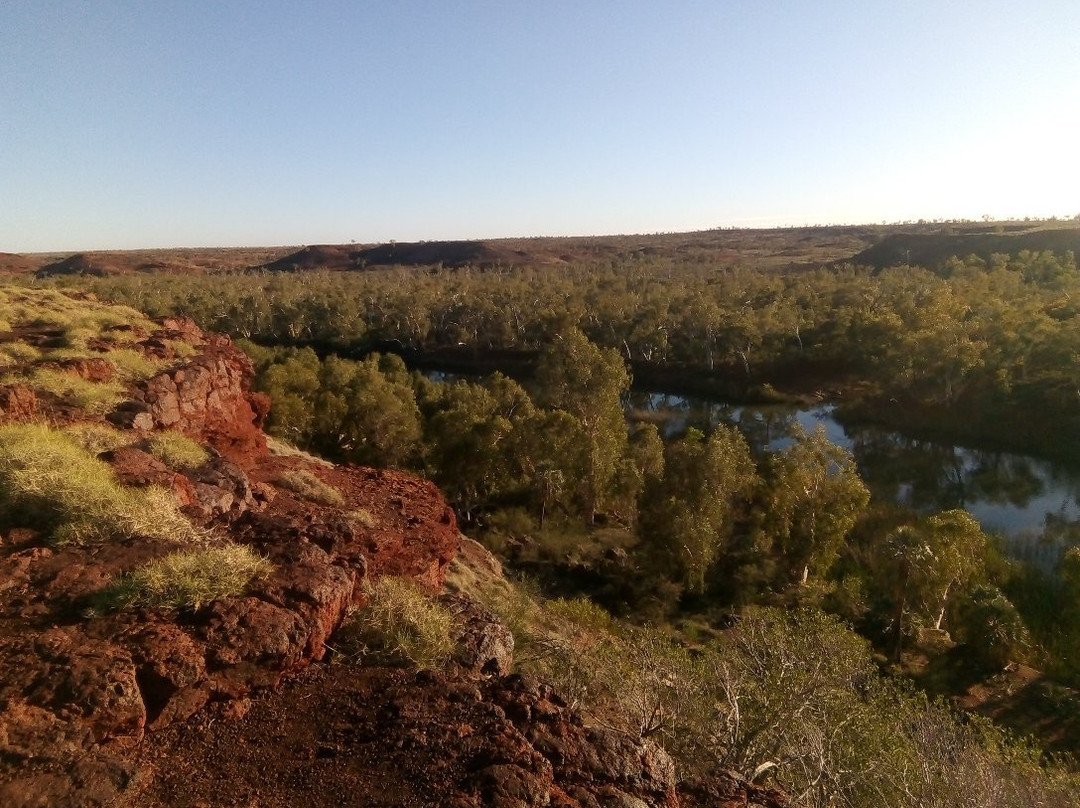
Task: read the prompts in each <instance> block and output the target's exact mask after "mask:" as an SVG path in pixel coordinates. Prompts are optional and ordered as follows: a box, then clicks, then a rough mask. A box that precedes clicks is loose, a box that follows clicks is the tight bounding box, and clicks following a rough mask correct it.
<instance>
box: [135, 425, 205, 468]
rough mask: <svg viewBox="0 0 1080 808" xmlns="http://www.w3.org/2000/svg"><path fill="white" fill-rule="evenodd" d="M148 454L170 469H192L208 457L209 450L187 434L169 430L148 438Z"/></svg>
mask: <svg viewBox="0 0 1080 808" xmlns="http://www.w3.org/2000/svg"><path fill="white" fill-rule="evenodd" d="M150 454H152V455H153V456H154V457H156V458H157V459H158V460H160V461H161V462H162V463H164V464H165V465H166V466H168V467H169V468H171V469H193V468H197V467H198V466H201V465H202V464H203V463H205V462H206V461H207V460H209V459H210V452H208V451H207V450H206V449H204V448H203V447H202V446H200V445H199V444H198V443H197V442H196V441H194V440H192V439H191V438H189V437H188V436H187V435H182V434H180V433H179V432H173V431H172V430H169V431H167V432H155V433H154V435H153V436H152V437H151V438H150Z"/></svg>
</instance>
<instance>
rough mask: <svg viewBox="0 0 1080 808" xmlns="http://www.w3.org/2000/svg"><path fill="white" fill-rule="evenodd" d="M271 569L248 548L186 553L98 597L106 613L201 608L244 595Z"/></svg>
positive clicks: (139, 571) (125, 579)
mask: <svg viewBox="0 0 1080 808" xmlns="http://www.w3.org/2000/svg"><path fill="white" fill-rule="evenodd" d="M271 569H272V565H271V564H270V562H269V561H267V560H266V559H265V558H262V557H261V556H259V555H258V554H257V553H255V551H254V550H252V549H251V548H250V547H246V546H244V545H239V544H226V545H224V546H221V547H208V548H204V549H200V550H183V551H180V552H176V553H170V554H169V555H167V556H164V557H163V558H158V559H155V560H153V561H151V562H149V563H148V564H145V565H144V566H142V567H139V568H138V569H137V570H135V571H133V572H130V573H128V574H126V575H123V576H121V577H120V578H119V579H118V580H117V581H116V582H115V583H113V584H112V585H111V586H110V587H108V588H107V589H105V590H104V591H103V592H102V593H100V595H99V597H98V603H99V607H101V608H103V609H107V610H115V609H129V608H135V607H138V606H146V607H149V608H152V609H187V608H190V609H198V608H199V607H200V606H202V605H203V604H205V603H209V602H210V601H213V600H217V599H219V598H225V597H231V596H234V595H239V594H241V593H242V592H243V591H244V589H245V588H246V587H247V586H248V584H249V583H251V581H252V580H253V579H255V578H258V577H262V576H265V575H268V574H269V573H270V571H271Z"/></svg>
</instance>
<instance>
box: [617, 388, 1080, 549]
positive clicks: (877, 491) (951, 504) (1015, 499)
mask: <svg viewBox="0 0 1080 808" xmlns="http://www.w3.org/2000/svg"><path fill="white" fill-rule="evenodd" d="M626 405H627V409H628V411H629V412H630V413H631V414H632V416H633V417H638V418H644V419H647V420H650V421H653V422H654V423H656V424H657V426H658V427H659V428H660V430H661V432H662V433H663V434H665V435H667V436H671V435H675V434H678V433H679V432H682V431H683V430H684V429H686V428H687V427H688V426H697V427H699V428H709V427H711V426H715V425H716V424H721V423H726V424H733V425H735V426H738V427H739V428H740V429H741V430H742V431H743V433H744V434H745V435H746V436H747V439H748V440H749V441H750V442H751V444H752V445H754V446H755V447H757V448H759V449H764V450H767V451H775V450H778V449H783V448H784V447H785V446H788V445H790V444H791V441H792V439H791V434H790V433H791V428H792V426H793V425H794V424H796V423H798V424H800V425H802V427H803V428H804V429H805V430H807V431H812V430H814V429H816V428H817V427H821V428H823V429H824V430H825V434H826V436H827V437H828V439H829V440H830V441H832V442H833V443H835V444H837V445H838V446H843V447H844V448H845V449H847V450H849V451H850V452H851V453H852V455H853V456H854V457H855V461H856V462H857V463H858V466H859V473H860V475H861V476H862V478H863V479H864V480H865V481H866V484H867V485H868V486H869V487H870V489H871V490H872V491H873V493H874V495H875V496H877V497H882V498H888V499H891V500H892V501H894V502H897V503H899V504H903V505H907V506H909V507H912V508H915V509H917V510H920V511H925V512H930V511H937V510H945V509H949V508H965V509H966V510H967V511H969V512H970V513H971V514H972V515H973V516H974V517H975V518H976V519H978V520H979V522H980V523H981V524H982V525H983V528H984V529H985V530H987V531H991V532H994V533H998V534H1000V535H1001V536H1002V537H1003V538H1004V542H1005V546H1006V548H1007V550H1008V551H1009V552H1010V553H1011V554H1013V555H1015V556H1018V557H1021V558H1025V559H1027V560H1030V561H1032V562H1035V563H1036V564H1038V565H1039V566H1041V567H1044V568H1047V569H1049V568H1052V567H1053V566H1054V565H1055V564H1056V562H1057V560H1058V558H1059V557H1060V555H1061V553H1062V552H1063V548H1064V547H1066V546H1069V545H1071V544H1074V543H1080V469H1069V468H1065V467H1063V466H1061V465H1060V464H1055V463H1051V462H1049V461H1045V460H1039V459H1036V458H1033V457H1027V456H1024V455H1016V454H1009V453H1006V452H988V451H980V450H975V449H968V448H965V447H962V446H950V445H947V444H941V443H931V442H928V441H920V440H914V439H912V438H908V437H905V436H903V435H899V434H897V433H895V432H888V431H886V430H883V429H880V428H876V427H861V426H860V427H850V428H845V427H844V426H843V425H841V424H840V423H839V422H838V421H837V420H836V419H835V418H834V417H833V407H832V406H831V405H823V406H817V407H811V408H805V409H801V408H797V407H792V406H784V405H768V406H759V407H749V406H736V405H731V404H726V403H723V402H716V401H708V400H704V399H696V398H691V397H684V396H674V395H670V394H666V393H648V392H633V393H631V394H630V395H629V396H628V398H627V401H626Z"/></svg>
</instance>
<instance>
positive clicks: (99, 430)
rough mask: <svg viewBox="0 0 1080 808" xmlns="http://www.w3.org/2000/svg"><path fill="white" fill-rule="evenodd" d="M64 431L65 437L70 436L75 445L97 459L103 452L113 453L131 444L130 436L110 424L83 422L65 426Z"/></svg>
mask: <svg viewBox="0 0 1080 808" xmlns="http://www.w3.org/2000/svg"><path fill="white" fill-rule="evenodd" d="M63 431H64V434H65V435H68V436H69V437H70V438H71V439H72V440H73V441H75V443H77V444H79V446H81V447H82V448H84V449H86V451H87V452H89V453H90V454H92V455H94V456H95V457H96V456H97V455H99V454H101V453H102V452H111V451H113V450H114V449H119V448H120V447H121V446H128V445H129V444H130V443H131V435H130V434H128V433H126V432H121V431H120V430H119V429H114V428H113V427H111V426H109V425H108V424H99V423H95V422H93V421H81V422H79V423H77V424H71V425H70V426H65V427H64V428H63Z"/></svg>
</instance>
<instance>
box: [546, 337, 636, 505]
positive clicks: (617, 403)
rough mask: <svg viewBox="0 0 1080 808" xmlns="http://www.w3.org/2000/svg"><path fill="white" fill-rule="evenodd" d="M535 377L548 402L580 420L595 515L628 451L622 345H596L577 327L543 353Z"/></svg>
mask: <svg viewBox="0 0 1080 808" xmlns="http://www.w3.org/2000/svg"><path fill="white" fill-rule="evenodd" d="M536 381H537V386H538V388H539V390H540V394H539V400H540V403H541V404H542V405H543V406H546V407H549V408H552V409H561V410H565V411H566V412H568V413H569V414H570V415H571V416H573V417H574V418H575V419H576V420H577V421H578V423H579V424H580V425H581V431H582V437H583V440H584V449H585V455H584V461H585V462H584V468H583V474H582V477H581V480H580V483H581V487H580V492H579V495H580V499H581V503H582V508H583V510H584V512H585V514H586V515H587V517H588V519H589V521H593V519H594V518H595V515H596V511H597V509H598V507H599V506H600V505H601V504H603V503H604V502H605V501H606V500H607V498H608V497H609V495H610V494H611V492H612V485H613V482H614V480H615V473H616V470H617V468H618V464H619V460H620V459H621V458H622V457H623V455H624V454H625V453H626V448H627V437H626V419H625V417H624V415H623V410H622V404H621V398H622V395H623V394H624V393H625V392H626V391H627V390H629V389H630V376H629V374H628V373H627V371H626V365H624V364H623V361H622V358H621V357H620V356H619V354H618V352H617V351H615V350H614V349H611V348H600V347H598V346H596V345H594V344H593V343H592V342H590V341H589V339H588V337H586V336H585V334H584V333H582V331H581V330H580V329H578V328H572V329H569V330H568V331H566V332H564V333H563V334H562V335H561V336H560V337H558V338H557V339H555V340H554V341H553V342H551V343H549V344H548V345H547V347H546V348H545V349H544V351H543V352H542V353H541V355H540V362H539V365H538V367H537V371H536Z"/></svg>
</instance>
